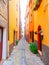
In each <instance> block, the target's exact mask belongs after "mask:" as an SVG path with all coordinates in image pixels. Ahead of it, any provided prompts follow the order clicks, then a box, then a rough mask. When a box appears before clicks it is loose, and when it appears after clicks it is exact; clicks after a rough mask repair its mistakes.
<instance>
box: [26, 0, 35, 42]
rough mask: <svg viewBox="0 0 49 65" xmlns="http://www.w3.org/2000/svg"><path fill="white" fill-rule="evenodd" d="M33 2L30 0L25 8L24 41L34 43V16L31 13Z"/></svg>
mask: <svg viewBox="0 0 49 65" xmlns="http://www.w3.org/2000/svg"><path fill="white" fill-rule="evenodd" d="M32 6H33V0H30V1H29V3H28V5H27V8H26V39H27V40H28V41H29V42H34V33H33V31H34V15H33V13H32Z"/></svg>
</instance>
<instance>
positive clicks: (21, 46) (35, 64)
mask: <svg viewBox="0 0 49 65" xmlns="http://www.w3.org/2000/svg"><path fill="white" fill-rule="evenodd" d="M3 65H44V63H43V62H42V61H41V60H40V58H39V57H37V56H36V55H35V54H32V53H31V52H30V50H29V44H28V42H26V40H25V39H24V38H22V39H21V40H20V41H19V43H18V45H17V46H16V47H15V48H14V50H13V52H12V53H11V55H10V57H9V58H8V59H7V60H6V61H5V62H4V63H3Z"/></svg>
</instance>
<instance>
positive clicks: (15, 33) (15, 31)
mask: <svg viewBox="0 0 49 65" xmlns="http://www.w3.org/2000/svg"><path fill="white" fill-rule="evenodd" d="M16 39H18V40H19V0H15V1H14V0H10V1H9V45H10V47H12V46H13V44H14V43H15V41H16Z"/></svg>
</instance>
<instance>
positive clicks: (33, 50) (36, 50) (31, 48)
mask: <svg viewBox="0 0 49 65" xmlns="http://www.w3.org/2000/svg"><path fill="white" fill-rule="evenodd" d="M29 49H30V51H31V52H33V53H34V54H37V53H38V49H37V46H36V44H35V43H33V42H32V43H31V44H30V46H29Z"/></svg>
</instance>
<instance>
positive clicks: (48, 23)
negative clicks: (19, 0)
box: [34, 0, 49, 46]
mask: <svg viewBox="0 0 49 65" xmlns="http://www.w3.org/2000/svg"><path fill="white" fill-rule="evenodd" d="M48 13H49V4H48V0H42V2H41V4H40V7H39V8H38V10H36V11H34V31H37V29H38V25H41V27H42V30H43V33H44V38H43V44H44V45H46V46H49V18H48V17H49V14H48ZM34 38H35V40H37V35H35V36H34Z"/></svg>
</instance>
